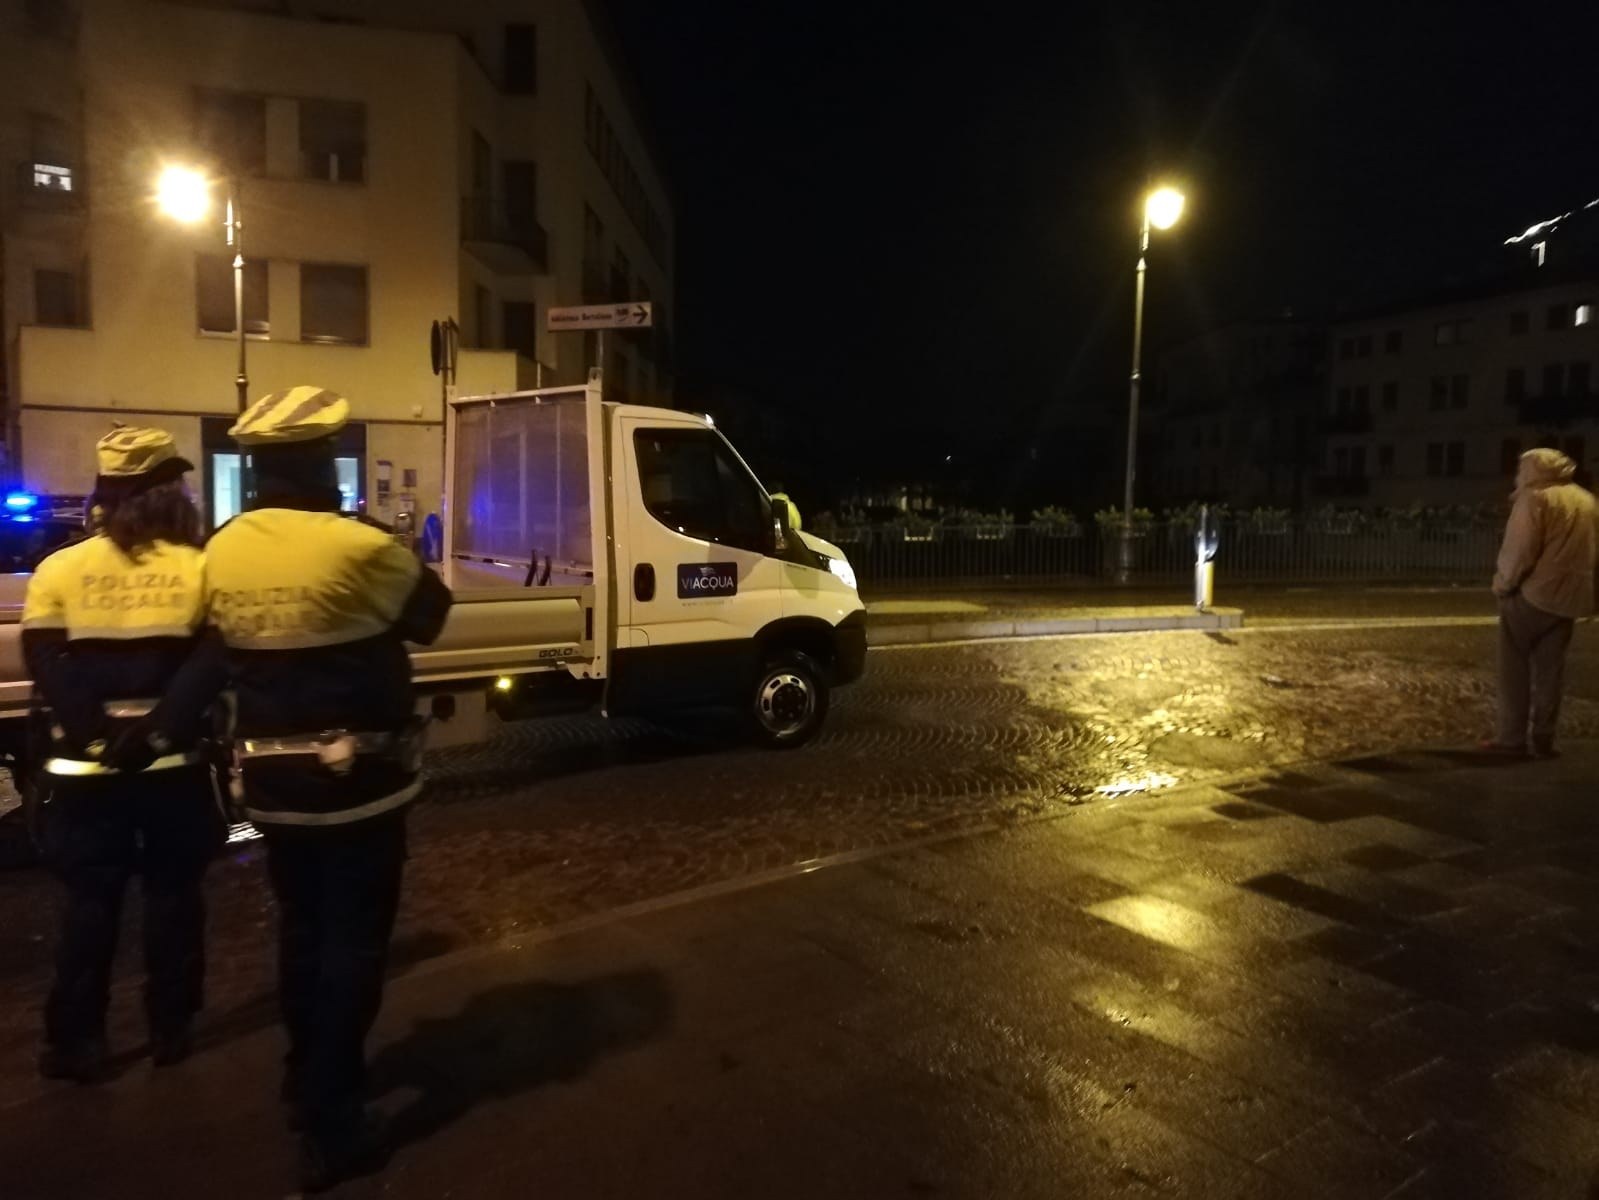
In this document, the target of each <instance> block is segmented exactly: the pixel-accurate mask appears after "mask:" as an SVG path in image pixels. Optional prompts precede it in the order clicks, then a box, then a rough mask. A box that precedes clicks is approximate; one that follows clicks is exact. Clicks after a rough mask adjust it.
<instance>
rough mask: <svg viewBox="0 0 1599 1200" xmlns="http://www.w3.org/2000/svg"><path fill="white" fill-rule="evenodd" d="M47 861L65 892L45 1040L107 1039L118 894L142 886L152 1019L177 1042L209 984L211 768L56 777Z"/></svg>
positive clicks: (220, 828) (215, 814)
mask: <svg viewBox="0 0 1599 1200" xmlns="http://www.w3.org/2000/svg"><path fill="white" fill-rule="evenodd" d="M46 786H47V787H48V788H49V799H48V802H47V803H46V805H45V809H44V814H43V829H44V851H45V861H46V862H47V863H48V864H49V866H50V868H51V869H52V870H53V871H54V872H55V874H56V875H57V876H58V877H59V878H60V879H61V881H62V882H63V883H64V884H65V885H66V889H67V898H66V903H65V905H64V907H63V911H62V923H61V935H60V941H59V943H58V946H57V951H56V974H55V983H54V986H53V987H52V988H51V991H50V997H49V999H48V1001H47V1002H46V1004H45V1038H46V1040H47V1041H48V1042H49V1044H50V1045H51V1046H54V1047H59V1048H62V1049H72V1048H76V1047H81V1046H83V1045H85V1044H87V1043H89V1042H93V1041H97V1040H99V1039H101V1038H103V1037H104V1034H105V1018H106V1007H107V1004H108V1003H109V999H110V982H111V962H112V959H113V957H114V956H115V953H116V947H117V931H118V927H119V924H120V921H121V915H122V898H123V894H124V893H125V891H126V889H127V884H128V879H129V877H130V876H132V875H134V874H135V873H137V874H139V875H140V876H141V878H142V882H143V890H144V965H145V992H144V999H145V1015H146V1018H147V1019H148V1021H149V1026H150V1032H151V1034H152V1035H154V1036H155V1037H157V1038H162V1037H171V1036H177V1035H180V1034H182V1033H183V1032H185V1031H186V1030H187V1029H188V1026H189V1023H190V1022H191V1021H192V1020H193V1019H194V1015H195V1014H196V1013H197V1012H199V1011H200V1006H201V1002H202V1000H203V996H204V986H205V900H204V896H203V894H202V892H201V880H202V879H203V877H204V875H205V870H206V866H207V865H208V864H209V863H210V861H211V859H212V857H213V856H214V855H215V854H216V852H217V850H218V848H220V846H221V845H222V841H223V839H224V837H225V835H226V828H225V826H224V825H223V822H222V817H221V813H220V812H219V810H218V807H217V802H216V792H215V790H214V788H213V786H212V778H211V774H210V771H209V769H207V768H205V767H201V766H196V767H180V768H176V769H174V770H167V771H150V772H146V773H143V774H137V775H126V776H91V777H87V778H70V777H67V778H59V779H56V778H52V779H51V780H49V781H48V783H47V785H46Z"/></svg>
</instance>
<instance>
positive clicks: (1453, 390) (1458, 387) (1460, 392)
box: [1449, 375, 1471, 409]
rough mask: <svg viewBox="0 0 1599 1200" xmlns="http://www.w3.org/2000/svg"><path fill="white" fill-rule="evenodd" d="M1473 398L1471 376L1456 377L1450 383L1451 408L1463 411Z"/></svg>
mask: <svg viewBox="0 0 1599 1200" xmlns="http://www.w3.org/2000/svg"><path fill="white" fill-rule="evenodd" d="M1470 398H1471V376H1469V375H1456V376H1454V377H1453V378H1452V379H1450V381H1449V407H1450V408H1454V409H1461V408H1465V407H1466V402H1467V401H1468V400H1469V399H1470Z"/></svg>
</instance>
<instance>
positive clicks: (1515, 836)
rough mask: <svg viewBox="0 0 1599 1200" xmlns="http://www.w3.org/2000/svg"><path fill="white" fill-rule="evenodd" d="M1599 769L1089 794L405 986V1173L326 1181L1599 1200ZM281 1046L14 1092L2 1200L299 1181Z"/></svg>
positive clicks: (502, 1192) (398, 1161) (447, 1191)
mask: <svg viewBox="0 0 1599 1200" xmlns="http://www.w3.org/2000/svg"><path fill="white" fill-rule="evenodd" d="M1595 772H1599V742H1595V741H1581V740H1576V741H1569V742H1568V743H1567V746H1566V755H1565V757H1564V758H1562V759H1559V760H1544V761H1537V762H1526V761H1522V762H1513V761H1510V760H1506V759H1494V758H1488V757H1485V756H1483V755H1480V754H1476V753H1471V752H1465V751H1459V750H1449V749H1433V750H1419V751H1391V752H1388V753H1384V754H1375V755H1364V756H1359V757H1354V758H1347V759H1344V760H1341V761H1337V762H1329V763H1320V764H1306V765H1304V766H1302V767H1300V768H1297V769H1293V770H1288V769H1284V770H1277V771H1268V772H1263V773H1258V774H1256V775H1253V776H1251V777H1250V778H1247V779H1243V780H1234V781H1229V782H1227V783H1226V784H1225V786H1223V785H1207V784H1194V785H1189V786H1184V787H1180V788H1176V789H1172V790H1165V791H1154V792H1146V793H1140V794H1124V795H1116V796H1111V795H1102V796H1100V797H1099V798H1098V799H1097V800H1096V801H1095V802H1094V803H1092V804H1089V805H1082V806H1078V807H1076V808H1071V809H1067V810H1065V811H1064V812H1062V813H1060V814H1058V815H1057V816H1056V818H1055V819H1048V820H1039V821H1029V822H1022V823H1015V824H1010V825H1007V826H1004V827H1001V828H997V829H991V830H989V831H987V832H979V833H976V834H972V835H960V836H952V837H948V838H943V839H939V840H936V841H934V842H932V843H929V842H927V841H923V842H921V843H918V844H915V845H906V844H903V843H902V844H900V845H898V846H896V847H894V848H889V849H885V850H884V851H882V852H881V853H877V854H868V855H864V856H855V857H852V858H851V860H850V861H848V862H844V863H839V864H835V865H831V866H829V867H828V869H825V870H817V871H809V872H807V871H791V872H788V873H786V874H785V875H784V876H783V877H782V878H780V879H776V880H769V881H767V882H765V883H763V884H762V885H761V886H755V887H748V888H744V889H740V890H737V891H733V892H731V893H730V894H717V895H713V896H707V895H704V894H700V895H698V897H697V898H696V899H694V900H693V901H691V902H686V903H677V904H660V905H653V906H644V909H643V910H633V911H629V912H626V913H621V914H618V913H614V912H613V913H612V914H610V915H609V916H607V917H605V918H603V919H599V920H596V921H593V922H584V923H579V924H578V925H576V926H575V927H568V928H567V929H566V930H565V931H564V932H561V933H557V934H556V935H554V936H552V937H550V938H549V939H547V940H537V941H534V942H533V943H532V944H530V945H527V946H525V947H522V948H519V949H518V948H500V949H496V950H492V951H484V952H479V953H474V954H470V955H458V956H452V957H450V958H448V959H445V960H442V961H441V962H439V963H437V964H435V965H434V966H433V967H432V968H429V969H424V970H419V971H415V972H412V973H410V974H409V975H407V976H406V977H404V978H402V979H400V980H398V981H396V983H395V984H394V986H393V987H392V988H391V989H390V993H389V998H388V1002H387V1004H386V1006H385V1011H384V1014H383V1017H382V1019H381V1020H380V1022H379V1027H378V1030H377V1032H376V1035H375V1037H374V1039H373V1042H374V1062H373V1070H372V1094H373V1100H374V1102H375V1103H376V1104H377V1105H378V1106H379V1107H380V1108H381V1109H382V1111H384V1112H385V1113H386V1114H387V1115H388V1117H389V1119H390V1122H391V1125H390V1127H391V1130H392V1131H393V1137H394V1140H395V1143H396V1146H397V1153H396V1154H395V1156H394V1159H393V1161H392V1162H391V1163H390V1164H389V1165H388V1167H387V1169H386V1170H385V1171H384V1172H383V1173H382V1174H381V1175H380V1176H377V1177H375V1178H372V1179H367V1180H360V1181H356V1182H354V1183H351V1184H349V1185H347V1186H345V1187H342V1188H341V1189H340V1190H339V1192H338V1194H339V1195H340V1196H345V1197H349V1198H350V1200H362V1198H368V1197H370V1198H374V1200H375V1198H377V1197H391V1198H394V1200H435V1198H437V1197H444V1196H462V1197H466V1196H470V1197H472V1198H473V1200H498V1198H500V1197H504V1198H506V1200H512V1198H517V1200H520V1198H521V1197H524V1196H529V1195H534V1196H559V1197H563V1198H571V1200H610V1198H614V1200H633V1198H636V1197H640V1196H660V1197H684V1198H685V1200H687V1198H692V1200H748V1198H749V1197H754V1196H758V1197H762V1198H763V1200H767V1198H774V1200H775V1198H784V1200H786V1198H793V1200H814V1198H815V1197H818V1196H828V1197H848V1198H851V1200H853V1198H855V1197H860V1198H861V1200H883V1198H884V1197H894V1196H906V1197H935V1198H938V1197H942V1198H945V1200H995V1198H1003V1200H1059V1198H1060V1197H1085V1198H1093V1200H1102V1198H1126V1200H1155V1198H1158V1197H1168V1198H1173V1197H1175V1198H1195V1200H1556V1198H1565V1200H1583V1198H1587V1200H1593V1198H1594V1197H1596V1196H1599V1134H1596V1132H1595V1130H1596V1126H1599V1057H1596V1055H1599V1003H1596V1001H1599V806H1596V805H1595V804H1594V803H1593V797H1592V795H1591V787H1590V786H1589V785H1588V783H1589V780H1591V778H1592V777H1593V775H1594V774H1595ZM278 1053H279V1044H278V1039H277V1037H276V1035H275V1033H267V1032H257V1033H253V1034H250V1035H248V1036H222V1037H218V1036H215V1035H213V1036H212V1037H210V1038H208V1039H207V1044H206V1045H204V1046H203V1047H202V1053H200V1054H199V1055H198V1056H197V1057H196V1058H195V1059H194V1060H193V1061H192V1062H190V1063H188V1064H185V1065H184V1066H183V1067H180V1068H178V1069H176V1070H173V1071H163V1072H158V1073H151V1072H149V1071H147V1070H145V1069H144V1068H143V1065H142V1064H140V1065H139V1066H138V1068H136V1069H133V1070H129V1071H127V1072H126V1073H124V1074H123V1075H122V1077H121V1078H119V1079H117V1080H116V1081H115V1082H113V1083H111V1084H109V1085H107V1086H105V1087H102V1088H96V1089H91V1090H85V1089H81V1088H70V1087H59V1088H55V1089H52V1090H51V1091H50V1092H49V1093H48V1094H46V1095H43V1096H40V1097H37V1098H35V1099H33V1100H31V1101H26V1102H23V1103H18V1104H15V1105H14V1106H12V1107H9V1108H7V1109H5V1111H4V1119H3V1120H0V1162H4V1163H5V1164H6V1175H5V1183H6V1188H7V1190H6V1196H7V1200H11V1197H12V1196H15V1197H17V1198H18V1200H58V1198H60V1200H67V1198H73V1200H75V1198H77V1197H80V1196H90V1195H93V1196H100V1195H116V1196H119V1197H121V1198H122V1200H172V1198H174V1197H179V1198H187V1197H190V1196H214V1195H225V1196H228V1197H231V1198H232V1200H256V1198H258V1197H263V1198H264V1197H269V1196H279V1195H282V1194H284V1193H285V1192H286V1191H288V1190H289V1185H288V1181H289V1179H290V1178H291V1170H292V1149H293V1144H292V1142H290V1141H289V1139H287V1138H285V1137H283V1136H282V1135H281V1134H279V1133H278V1132H277V1126H278V1122H277V1119H276V1114H275V1113H273V1112H272V1111H271V1109H272V1106H273V1099H272V1097H273V1094H274V1091H275V1081H276V1075H277V1070H276V1068H277V1057H278ZM85 1129H92V1131H93V1132H92V1136H85V1133H84V1131H85ZM197 1181H200V1182H197Z"/></svg>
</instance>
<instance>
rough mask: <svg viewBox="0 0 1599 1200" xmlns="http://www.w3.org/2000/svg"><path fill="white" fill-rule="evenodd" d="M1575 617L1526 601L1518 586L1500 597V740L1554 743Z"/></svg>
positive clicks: (1546, 746)
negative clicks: (1516, 589)
mask: <svg viewBox="0 0 1599 1200" xmlns="http://www.w3.org/2000/svg"><path fill="white" fill-rule="evenodd" d="M1574 625H1575V622H1574V621H1573V620H1572V619H1571V618H1570V617H1561V616H1556V615H1555V614H1554V613H1548V612H1544V611H1543V609H1541V608H1538V607H1536V606H1535V605H1533V604H1530V603H1528V601H1527V600H1526V598H1525V597H1523V596H1522V595H1521V594H1520V593H1519V592H1518V593H1516V594H1515V595H1513V596H1506V597H1504V598H1502V599H1501V600H1500V601H1499V731H1498V734H1497V736H1496V739H1495V740H1496V741H1498V743H1499V744H1500V745H1502V746H1527V744H1528V734H1529V730H1530V733H1531V739H1532V742H1531V746H1530V748H1531V749H1533V750H1538V751H1547V750H1550V749H1552V748H1553V746H1554V741H1555V725H1556V723H1557V722H1558V721H1559V719H1560V691H1561V687H1562V684H1563V682H1564V678H1565V669H1566V650H1567V648H1568V647H1570V645H1571V632H1572V629H1573V627H1574Z"/></svg>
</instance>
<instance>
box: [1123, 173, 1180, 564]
mask: <svg viewBox="0 0 1599 1200" xmlns="http://www.w3.org/2000/svg"><path fill="white" fill-rule="evenodd" d="M1182 215H1183V194H1182V193H1181V192H1179V191H1178V190H1177V189H1176V188H1170V187H1163V188H1157V189H1155V190H1154V191H1153V192H1151V193H1150V194H1149V195H1148V196H1147V197H1145V199H1144V214H1143V222H1142V224H1141V226H1140V228H1139V231H1138V270H1137V274H1136V277H1135V279H1136V282H1135V283H1134V286H1133V373H1132V377H1131V380H1130V382H1129V385H1128V395H1127V475H1126V489H1125V492H1124V493H1123V496H1122V528H1121V543H1120V546H1119V548H1118V549H1119V554H1118V562H1117V573H1116V578H1117V582H1118V583H1129V582H1131V580H1132V574H1133V480H1134V479H1135V478H1136V476H1137V471H1138V389H1139V384H1140V382H1141V380H1142V378H1143V353H1144V270H1145V263H1144V260H1145V258H1146V257H1147V256H1148V254H1149V230H1150V226H1154V227H1155V228H1156V229H1170V228H1171V227H1172V226H1173V225H1175V224H1177V219H1178V218H1179V217H1181V216H1182Z"/></svg>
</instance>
